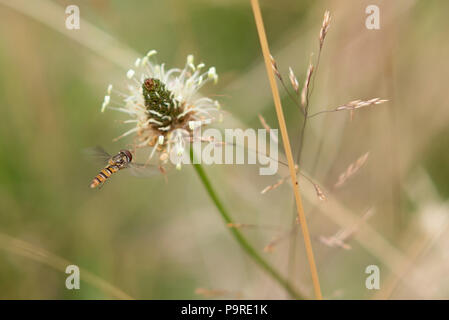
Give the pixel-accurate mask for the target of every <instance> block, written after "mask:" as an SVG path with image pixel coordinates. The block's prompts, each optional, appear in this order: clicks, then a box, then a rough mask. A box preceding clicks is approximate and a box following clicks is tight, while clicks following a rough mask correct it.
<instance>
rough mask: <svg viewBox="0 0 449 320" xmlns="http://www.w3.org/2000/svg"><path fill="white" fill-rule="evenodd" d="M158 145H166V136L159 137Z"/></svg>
mask: <svg viewBox="0 0 449 320" xmlns="http://www.w3.org/2000/svg"><path fill="white" fill-rule="evenodd" d="M157 143H159V144H164V136H159V137H158V138H157Z"/></svg>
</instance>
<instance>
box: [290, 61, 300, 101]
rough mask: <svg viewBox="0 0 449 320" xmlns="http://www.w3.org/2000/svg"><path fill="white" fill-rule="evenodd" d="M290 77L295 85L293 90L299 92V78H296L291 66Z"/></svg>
mask: <svg viewBox="0 0 449 320" xmlns="http://www.w3.org/2000/svg"><path fill="white" fill-rule="evenodd" d="M288 77H289V79H290V83H291V85H292V87H293V90H295V92H296V94H299V83H298V79H297V78H296V76H295V74H294V73H293V70H292V68H291V67H289V68H288Z"/></svg>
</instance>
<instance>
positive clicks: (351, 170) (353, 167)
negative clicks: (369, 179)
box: [334, 152, 369, 188]
mask: <svg viewBox="0 0 449 320" xmlns="http://www.w3.org/2000/svg"><path fill="white" fill-rule="evenodd" d="M368 156H369V152H367V153H365V154H363V155H362V156H361V157H359V158H358V159H357V160H356V161H355V162H353V163H351V164H350V165H349V166H348V167H347V168H346V170H345V171H344V172H343V173H342V174H340V176H339V177H338V181H337V182H336V183H335V185H334V186H335V187H336V188H339V187H341V186H342V185H343V184H344V183H345V182H346V181H347V180H348V179H349V178H351V177H352V176H353V175H355V174H356V173H357V172H358V171H359V170H360V168H362V167H363V165H364V164H365V162H366V160H367V159H368Z"/></svg>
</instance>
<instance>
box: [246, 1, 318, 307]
mask: <svg viewBox="0 0 449 320" xmlns="http://www.w3.org/2000/svg"><path fill="white" fill-rule="evenodd" d="M251 6H252V8H253V13H254V19H255V20H256V26H257V32H258V34H259V39H260V45H261V47H262V53H263V58H264V60H265V67H266V68H267V73H268V80H269V81H270V86H271V91H272V93H273V100H274V106H275V107H276V114H277V118H278V121H279V127H280V129H281V136H282V142H283V144H284V149H285V155H286V156H287V161H288V168H289V170H290V176H291V179H292V184H293V192H294V194H295V201H296V209H297V211H298V217H299V222H300V225H301V229H302V234H303V236H304V245H305V247H306V253H307V259H308V261H309V266H310V272H311V274H312V281H313V288H314V290H315V297H316V299H318V300H321V299H323V297H322V295H321V288H320V280H319V278H318V272H317V269H316V265H315V258H314V256H313V249H312V243H311V241H310V235H309V229H308V228H307V221H306V216H305V214H304V209H303V206H302V200H301V194H300V193H299V186H298V180H297V178H296V170H295V162H294V161H293V154H292V150H291V147H290V141H289V139H288V133H287V127H286V125H285V119H284V113H283V111H282V105H281V99H280V97H279V91H278V87H277V84H276V79H275V78H274V73H273V68H272V64H271V59H270V57H271V55H270V49H269V47H268V42H267V36H266V34H265V28H264V25H263V19H262V14H261V12H260V6H259V1H258V0H251Z"/></svg>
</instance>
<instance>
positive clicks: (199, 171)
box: [190, 148, 304, 299]
mask: <svg viewBox="0 0 449 320" xmlns="http://www.w3.org/2000/svg"><path fill="white" fill-rule="evenodd" d="M190 160H191V162H192V163H193V167H194V168H195V171H196V173H197V174H198V177H199V178H200V180H201V182H202V183H203V186H204V188H205V189H206V191H207V193H208V194H209V196H210V198H211V199H212V201H213V203H214V204H215V206H216V207H217V209H218V212H219V213H220V215H221V217H222V218H223V220H224V221H225V223H226V224H228V223H233V221H232V218H231V216H230V215H229V213H228V212H227V210H226V209H225V207H224V205H223V203H222V202H221V200H220V198H219V197H218V195H217V193H216V192H215V190H214V188H213V186H212V184H211V182H210V180H209V178H208V177H207V174H206V172H205V171H204V169H203V167H202V165H201V164H198V163H195V161H193V160H194V155H193V148H190ZM228 229H229V231H230V232H231V234H232V235H233V237H234V238H235V240H236V241H237V242H238V244H239V245H240V247H241V248H242V249H243V250H244V251H245V252H246V253H247V254H248V256H249V257H250V258H251V259H253V261H254V262H255V263H256V264H257V265H259V267H261V268H262V269H263V270H265V271H266V272H267V273H268V274H269V275H270V276H271V277H272V278H273V279H274V280H276V281H277V282H278V283H279V284H280V285H281V286H282V287H284V289H285V290H286V291H287V292H288V293H289V294H290V295H291V296H292V297H293V298H295V299H304V297H302V296H301V295H300V294H299V293H298V292H296V290H295V289H294V288H293V287H292V286H291V285H290V283H289V282H288V281H287V280H286V279H284V278H283V277H282V276H281V275H280V274H279V273H278V272H277V271H276V270H275V269H273V267H271V265H270V264H269V263H268V262H267V261H265V259H264V258H262V257H261V256H260V255H259V253H258V252H257V251H256V249H254V248H253V247H252V246H251V244H250V243H249V242H248V241H247V240H246V239H245V237H244V236H243V234H242V233H241V232H240V231H239V230H237V229H236V228H228Z"/></svg>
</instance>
